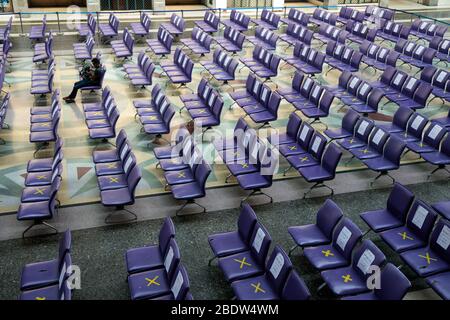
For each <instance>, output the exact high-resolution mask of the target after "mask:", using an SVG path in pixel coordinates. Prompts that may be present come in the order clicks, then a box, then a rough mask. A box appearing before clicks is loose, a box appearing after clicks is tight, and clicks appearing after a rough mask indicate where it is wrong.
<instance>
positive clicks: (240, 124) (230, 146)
mask: <svg viewBox="0 0 450 320" xmlns="http://www.w3.org/2000/svg"><path fill="white" fill-rule="evenodd" d="M247 128H248V124H247V122H246V121H245V120H244V118H239V119H238V121H237V122H236V125H235V127H234V130H233V136H232V137H223V138H222V137H219V138H216V139H214V140H213V145H214V148H215V149H216V150H217V151H219V152H221V151H224V150H236V149H237V148H238V143H240V141H241V140H242V138H243V137H244V134H245V132H246V130H247Z"/></svg>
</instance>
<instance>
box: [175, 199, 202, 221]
mask: <svg viewBox="0 0 450 320" xmlns="http://www.w3.org/2000/svg"><path fill="white" fill-rule="evenodd" d="M189 204H195V205H197V206H198V207H200V208H203V211H200V212H198V213H205V212H206V208H205V207H204V206H202V205H201V204H199V203H197V202H196V201H195V200H194V199H191V200H187V201H186V202H185V203H184V204H183V205H182V206H181V208H180V209H178V210H177V211H176V212H175V215H176V216H177V217H178V216H179V214H180V212H181V211H183V209H184V208H185V207H186V206H187V205H189Z"/></svg>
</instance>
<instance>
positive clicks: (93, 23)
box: [76, 13, 97, 37]
mask: <svg viewBox="0 0 450 320" xmlns="http://www.w3.org/2000/svg"><path fill="white" fill-rule="evenodd" d="M76 28H77V31H78V34H79V36H80V37H87V36H89V35H91V36H93V35H95V33H96V29H97V20H96V19H95V17H94V15H93V14H91V13H88V15H87V21H86V24H79V25H77V26H76Z"/></svg>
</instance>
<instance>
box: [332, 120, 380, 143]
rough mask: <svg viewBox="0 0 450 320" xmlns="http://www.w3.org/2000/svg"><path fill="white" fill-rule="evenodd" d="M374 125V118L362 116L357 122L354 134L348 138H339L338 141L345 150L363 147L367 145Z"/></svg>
mask: <svg viewBox="0 0 450 320" xmlns="http://www.w3.org/2000/svg"><path fill="white" fill-rule="evenodd" d="M374 126H375V123H374V122H373V120H371V119H368V118H364V117H361V118H359V120H358V121H357V122H356V124H355V129H354V131H353V135H352V136H351V137H348V138H342V139H340V140H338V141H337V143H338V144H339V145H340V146H341V147H342V148H343V149H345V150H351V149H354V148H362V147H364V146H366V145H367V143H368V140H369V135H370V133H371V132H372V129H373V128H374Z"/></svg>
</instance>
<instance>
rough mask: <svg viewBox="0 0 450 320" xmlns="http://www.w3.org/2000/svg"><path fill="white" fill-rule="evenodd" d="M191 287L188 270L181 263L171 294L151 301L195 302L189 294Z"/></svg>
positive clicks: (173, 281) (173, 280)
mask: <svg viewBox="0 0 450 320" xmlns="http://www.w3.org/2000/svg"><path fill="white" fill-rule="evenodd" d="M189 286H190V285H189V277H188V274H187V271H186V268H185V267H184V266H183V265H182V264H181V263H179V264H178V268H177V271H175V275H174V277H173V279H172V284H171V286H170V291H171V292H170V293H169V294H167V295H164V296H159V297H156V298H152V299H150V300H193V297H192V295H191V293H190V292H189Z"/></svg>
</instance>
